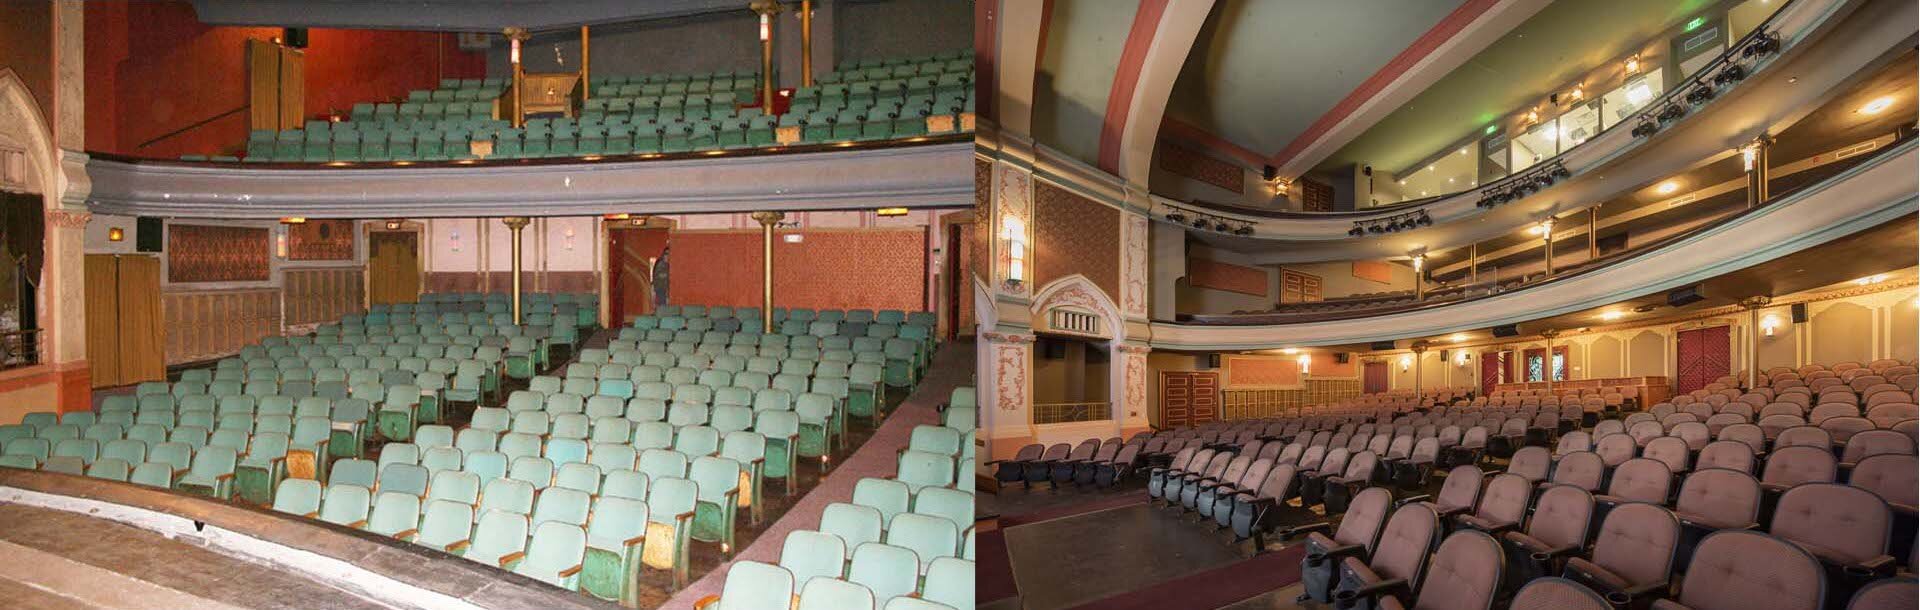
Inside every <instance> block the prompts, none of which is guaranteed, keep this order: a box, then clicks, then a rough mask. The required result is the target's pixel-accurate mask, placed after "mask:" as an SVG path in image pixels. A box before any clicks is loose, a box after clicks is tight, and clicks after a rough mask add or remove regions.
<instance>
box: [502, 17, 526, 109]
mask: <svg viewBox="0 0 1920 610" xmlns="http://www.w3.org/2000/svg"><path fill="white" fill-rule="evenodd" d="M506 36H507V44H508V46H509V47H510V50H509V51H508V55H507V59H508V61H510V62H511V63H512V64H513V97H512V99H510V100H508V101H509V102H510V105H512V106H513V108H512V112H511V113H510V114H509V115H508V119H509V120H511V121H513V126H514V127H525V126H526V125H527V111H526V105H525V103H526V102H525V100H526V89H527V71H526V68H524V67H522V66H521V65H520V50H521V49H520V48H521V46H522V43H524V42H526V40H527V31H526V30H525V29H522V28H507V30H506Z"/></svg>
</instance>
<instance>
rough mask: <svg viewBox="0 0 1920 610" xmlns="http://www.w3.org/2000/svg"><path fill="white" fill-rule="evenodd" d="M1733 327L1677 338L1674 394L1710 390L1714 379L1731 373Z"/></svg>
mask: <svg viewBox="0 0 1920 610" xmlns="http://www.w3.org/2000/svg"><path fill="white" fill-rule="evenodd" d="M1731 328H1732V327H1730V326H1710V327H1707V328H1696V329H1693V330H1683V331H1680V332H1679V333H1678V336H1677V338H1676V339H1675V340H1676V341H1677V342H1679V345H1678V346H1677V347H1676V349H1675V350H1674V364H1675V368H1676V369H1677V370H1676V372H1677V373H1679V374H1678V375H1676V376H1675V378H1674V393H1675V394H1685V393H1688V392H1692V391H1694V390H1698V389H1700V388H1704V387H1707V384H1709V383H1713V380H1715V379H1719V378H1721V377H1726V376H1727V375H1730V374H1732V373H1731V370H1730V369H1731V368H1732V360H1733V356H1732V344H1731V343H1730V342H1729V337H1730V336H1731V335H1730V333H1729V332H1728V330H1729V329H1731Z"/></svg>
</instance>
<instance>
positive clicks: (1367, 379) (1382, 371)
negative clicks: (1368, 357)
mask: <svg viewBox="0 0 1920 610" xmlns="http://www.w3.org/2000/svg"><path fill="white" fill-rule="evenodd" d="M1362 372H1363V373H1364V376H1363V377H1362V378H1361V379H1362V380H1361V384H1362V387H1361V389H1360V391H1361V392H1364V393H1367V394H1379V393H1381V392H1385V391H1387V363H1385V362H1368V363H1366V368H1365V369H1363V370H1362Z"/></svg>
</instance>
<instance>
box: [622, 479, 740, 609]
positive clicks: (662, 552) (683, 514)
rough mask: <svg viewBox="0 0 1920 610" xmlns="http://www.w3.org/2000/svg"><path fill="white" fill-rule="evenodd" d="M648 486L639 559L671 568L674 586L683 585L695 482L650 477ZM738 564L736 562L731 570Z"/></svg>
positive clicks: (695, 500) (652, 565)
mask: <svg viewBox="0 0 1920 610" xmlns="http://www.w3.org/2000/svg"><path fill="white" fill-rule="evenodd" d="M643 459H644V458H643ZM649 485H650V486H651V487H652V491H650V492H649V493H648V495H647V508H648V514H647V534H646V542H645V543H644V545H643V547H642V552H641V561H642V563H643V564H645V565H647V566H648V567H652V568H655V569H664V570H672V571H673V577H674V581H673V582H674V586H675V587H684V586H686V583H687V567H688V566H687V562H688V555H687V550H688V542H689V540H690V538H691V533H692V532H691V529H692V526H693V518H694V511H695V510H696V505H697V504H696V503H697V502H698V495H699V490H698V489H697V488H698V485H697V484H695V483H694V482H693V481H691V480H688V479H684V478H677V477H661V478H654V479H653V480H652V481H651V482H650V483H649ZM739 566H740V564H738V563H736V564H735V565H734V568H733V569H739Z"/></svg>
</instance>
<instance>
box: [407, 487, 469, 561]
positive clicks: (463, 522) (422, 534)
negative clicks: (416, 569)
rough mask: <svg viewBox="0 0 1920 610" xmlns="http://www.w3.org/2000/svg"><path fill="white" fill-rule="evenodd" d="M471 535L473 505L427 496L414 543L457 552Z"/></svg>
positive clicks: (464, 547) (467, 541)
mask: <svg viewBox="0 0 1920 610" xmlns="http://www.w3.org/2000/svg"><path fill="white" fill-rule="evenodd" d="M472 538H473V506H472V505H470V504H464V503H460V502H454V501H451V500H429V501H428V502H427V505H426V507H425V508H424V509H423V512H422V513H421V515H420V530H419V532H418V533H417V535H415V536H414V537H413V538H412V539H411V541H412V542H413V543H414V544H418V545H421V546H425V547H428V548H432V549H435V550H441V551H446V552H448V553H453V554H456V555H457V554H459V553H460V552H462V551H464V550H465V549H466V547H467V545H468V544H471V542H472Z"/></svg>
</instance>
